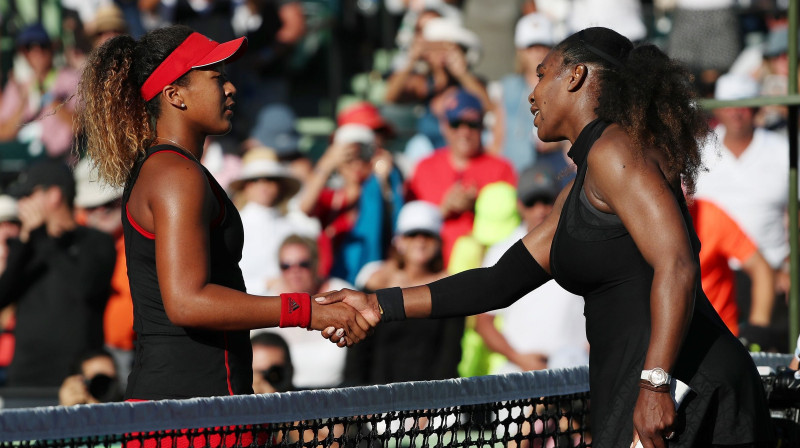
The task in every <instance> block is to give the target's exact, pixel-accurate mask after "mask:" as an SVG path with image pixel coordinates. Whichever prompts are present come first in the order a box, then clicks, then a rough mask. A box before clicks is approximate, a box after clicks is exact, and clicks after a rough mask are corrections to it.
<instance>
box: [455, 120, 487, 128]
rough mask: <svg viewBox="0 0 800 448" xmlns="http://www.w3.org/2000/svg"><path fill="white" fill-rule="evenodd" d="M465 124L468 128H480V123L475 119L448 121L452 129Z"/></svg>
mask: <svg viewBox="0 0 800 448" xmlns="http://www.w3.org/2000/svg"><path fill="white" fill-rule="evenodd" d="M462 125H463V126H466V127H468V128H470V129H480V128H481V123H480V122H477V121H465V120H455V121H451V122H450V127H451V128H453V129H458V128H460V127H461V126H462Z"/></svg>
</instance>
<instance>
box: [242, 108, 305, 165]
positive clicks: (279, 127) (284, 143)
mask: <svg viewBox="0 0 800 448" xmlns="http://www.w3.org/2000/svg"><path fill="white" fill-rule="evenodd" d="M251 137H253V138H254V139H256V140H258V141H259V142H260V143H261V144H262V145H264V146H266V147H269V148H272V149H273V150H274V151H275V153H276V154H277V155H278V158H281V157H283V156H289V155H292V154H295V153H297V152H298V149H297V147H298V144H299V141H300V134H299V133H298V132H297V129H296V127H295V115H294V111H292V109H291V108H290V107H289V106H287V105H285V104H280V103H277V104H270V105H268V106H265V107H264V108H263V109H261V111H259V113H258V116H257V117H256V124H255V126H253V130H252V131H251Z"/></svg>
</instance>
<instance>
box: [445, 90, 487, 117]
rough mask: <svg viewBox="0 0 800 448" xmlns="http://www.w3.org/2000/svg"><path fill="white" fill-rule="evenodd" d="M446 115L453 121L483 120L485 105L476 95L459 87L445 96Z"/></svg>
mask: <svg viewBox="0 0 800 448" xmlns="http://www.w3.org/2000/svg"><path fill="white" fill-rule="evenodd" d="M444 115H445V118H446V119H447V121H449V122H451V123H452V122H454V121H459V120H463V121H471V122H481V120H483V105H482V104H481V101H480V100H479V99H478V98H477V97H476V96H474V95H472V94H471V93H469V92H467V91H466V90H464V89H458V90H457V91H455V92H454V93H452V94H451V95H449V96H448V97H447V98H445V101H444Z"/></svg>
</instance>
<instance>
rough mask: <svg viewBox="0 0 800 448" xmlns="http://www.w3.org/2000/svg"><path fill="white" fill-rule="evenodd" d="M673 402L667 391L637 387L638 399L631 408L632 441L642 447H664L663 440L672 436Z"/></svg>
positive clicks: (665, 444) (634, 444)
mask: <svg viewBox="0 0 800 448" xmlns="http://www.w3.org/2000/svg"><path fill="white" fill-rule="evenodd" d="M675 415H676V413H675V403H674V402H673V401H672V396H671V395H670V394H669V393H664V392H653V391H650V390H647V389H639V399H638V400H636V407H635V408H634V409H633V443H631V447H634V446H636V441H637V440H640V441H641V442H642V447H643V448H654V447H655V448H664V447H666V446H667V443H666V442H665V440H668V438H669V439H671V438H672V437H674V431H675V430H674V428H673V424H674V423H675Z"/></svg>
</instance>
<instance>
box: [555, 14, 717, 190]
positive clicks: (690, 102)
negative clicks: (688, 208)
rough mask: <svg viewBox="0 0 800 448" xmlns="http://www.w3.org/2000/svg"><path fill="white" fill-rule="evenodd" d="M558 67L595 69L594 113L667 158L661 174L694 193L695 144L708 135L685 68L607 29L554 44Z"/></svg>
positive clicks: (697, 167)
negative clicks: (560, 63) (580, 65)
mask: <svg viewBox="0 0 800 448" xmlns="http://www.w3.org/2000/svg"><path fill="white" fill-rule="evenodd" d="M553 50H554V51H556V52H558V53H560V54H561V56H562V57H563V66H569V65H573V64H578V63H586V64H592V65H593V66H595V67H598V68H599V98H598V103H599V105H598V107H597V109H596V110H595V112H596V113H597V116H598V117H599V118H601V119H602V120H605V121H607V122H613V123H617V124H618V125H620V126H621V127H622V128H623V129H624V130H625V131H626V132H627V133H628V134H629V135H630V136H631V138H632V140H633V143H634V144H635V145H636V146H637V147H639V148H641V150H642V151H644V149H645V148H657V149H658V150H660V151H662V152H663V153H664V154H666V156H667V163H668V165H667V167H666V171H667V172H666V173H665V174H666V175H667V177H668V178H670V179H675V178H677V177H678V176H679V177H680V178H681V179H682V180H683V183H684V185H685V186H686V189H687V192H688V193H693V192H694V186H695V179H696V177H697V173H698V171H699V170H700V168H701V166H702V163H701V159H700V148H701V146H702V145H703V143H704V142H705V141H706V139H708V138H709V136H710V129H709V126H708V121H707V120H706V117H705V114H704V113H703V111H702V110H701V109H700V108H699V107H698V106H697V103H696V98H697V94H696V91H695V89H694V86H693V83H692V76H691V74H690V73H689V71H688V69H687V68H686V67H684V66H683V65H681V64H680V63H679V62H677V61H675V60H672V59H670V58H669V57H668V56H667V55H666V54H664V52H662V51H661V50H660V49H659V48H658V47H656V46H654V45H649V44H644V45H639V46H634V45H633V44H632V43H631V41H630V40H628V39H627V38H626V37H624V36H622V35H621V34H619V33H617V32H615V31H613V30H610V29H608V28H602V27H596V28H587V29H585V30H582V31H579V32H577V33H575V34H573V35H571V36H569V37H567V38H566V39H564V40H563V41H562V42H561V43H559V44H558V45H556V47H555V48H554V49H553Z"/></svg>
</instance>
